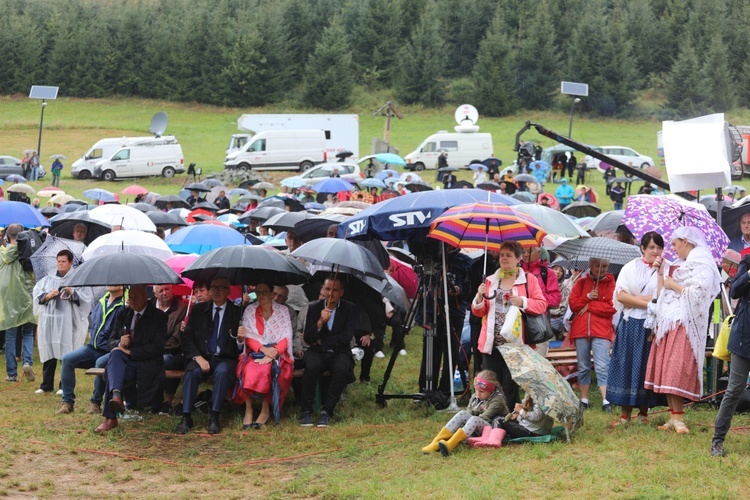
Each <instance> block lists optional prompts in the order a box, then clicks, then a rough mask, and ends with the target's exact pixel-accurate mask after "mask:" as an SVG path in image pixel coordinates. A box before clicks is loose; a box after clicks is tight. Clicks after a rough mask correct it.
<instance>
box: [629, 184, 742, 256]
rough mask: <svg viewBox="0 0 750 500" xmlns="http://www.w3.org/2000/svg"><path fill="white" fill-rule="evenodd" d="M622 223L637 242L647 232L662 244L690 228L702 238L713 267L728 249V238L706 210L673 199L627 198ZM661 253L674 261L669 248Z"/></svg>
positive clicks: (646, 196)
mask: <svg viewBox="0 0 750 500" xmlns="http://www.w3.org/2000/svg"><path fill="white" fill-rule="evenodd" d="M622 223H623V224H625V225H626V226H627V227H628V229H630V231H631V232H632V233H633V236H635V238H636V239H637V240H639V241H640V239H641V238H642V237H643V235H644V234H646V233H647V232H649V231H656V232H657V233H659V234H660V235H661V236H662V238H664V241H671V239H672V233H673V232H674V231H675V230H676V229H677V228H678V227H681V226H694V227H696V228H698V230H699V231H700V232H701V233H703V235H704V236H705V237H706V241H707V243H708V247H709V249H710V250H711V254H712V255H713V256H714V259H715V260H716V263H717V264H720V263H721V257H722V255H724V251H725V250H726V249H727V247H728V246H729V238H728V237H727V235H726V233H724V230H723V229H721V227H719V225H718V224H717V223H716V221H714V220H713V219H712V218H711V215H710V214H709V213H708V211H707V210H706V207H704V206H703V205H701V204H700V203H693V202H689V201H687V200H684V199H682V198H680V197H678V196H674V195H667V196H650V195H633V196H629V197H628V205H627V208H626V209H625V214H624V215H623V217H622ZM664 253H665V256H666V258H668V259H670V260H674V259H675V258H676V255H675V253H674V251H673V250H672V247H671V245H666V248H665V249H664Z"/></svg>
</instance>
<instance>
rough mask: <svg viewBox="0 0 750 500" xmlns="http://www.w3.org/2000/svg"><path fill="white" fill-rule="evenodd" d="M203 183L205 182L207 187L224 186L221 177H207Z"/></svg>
mask: <svg viewBox="0 0 750 500" xmlns="http://www.w3.org/2000/svg"><path fill="white" fill-rule="evenodd" d="M203 184H205V185H206V186H207V187H210V188H213V187H224V183H223V182H221V181H220V180H219V179H206V180H205V181H203Z"/></svg>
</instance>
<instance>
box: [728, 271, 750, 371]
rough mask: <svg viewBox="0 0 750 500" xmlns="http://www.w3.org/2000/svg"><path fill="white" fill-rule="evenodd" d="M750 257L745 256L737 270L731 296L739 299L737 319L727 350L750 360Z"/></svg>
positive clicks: (733, 323) (736, 310)
mask: <svg viewBox="0 0 750 500" xmlns="http://www.w3.org/2000/svg"><path fill="white" fill-rule="evenodd" d="M749 261H750V256H745V257H744V258H743V259H742V262H740V267H739V269H737V274H736V275H735V278H734V282H733V283H732V288H731V289H730V290H729V294H730V295H731V297H732V298H733V299H739V302H738V303H737V309H735V315H736V316H735V318H734V322H732V333H730V334H729V344H728V345H727V348H728V349H729V352H731V353H732V354H736V355H737V356H742V357H743V358H750V280H748V275H747V271H748V268H749V267H750V266H749V265H748V262H749Z"/></svg>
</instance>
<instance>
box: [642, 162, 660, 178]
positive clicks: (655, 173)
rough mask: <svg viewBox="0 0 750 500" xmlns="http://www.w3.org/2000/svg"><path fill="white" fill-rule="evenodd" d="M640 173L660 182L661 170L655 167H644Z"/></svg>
mask: <svg viewBox="0 0 750 500" xmlns="http://www.w3.org/2000/svg"><path fill="white" fill-rule="evenodd" d="M641 172H643V173H644V174H646V175H650V176H651V177H654V178H656V179H659V180H661V177H662V174H661V169H660V168H659V167H657V166H656V165H651V166H650V167H646V168H644V169H643V170H641Z"/></svg>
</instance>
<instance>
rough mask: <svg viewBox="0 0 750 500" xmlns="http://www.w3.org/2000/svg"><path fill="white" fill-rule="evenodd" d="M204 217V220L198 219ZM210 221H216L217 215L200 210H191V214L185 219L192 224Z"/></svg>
mask: <svg viewBox="0 0 750 500" xmlns="http://www.w3.org/2000/svg"><path fill="white" fill-rule="evenodd" d="M201 215H204V216H205V217H204V218H202V219H201V218H198V217H199V216H201ZM210 219H216V214H215V213H213V212H209V211H208V210H205V209H202V208H199V209H197V210H191V211H190V213H188V214H187V217H185V220H186V221H188V222H190V223H192V222H196V221H199V220H210Z"/></svg>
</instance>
